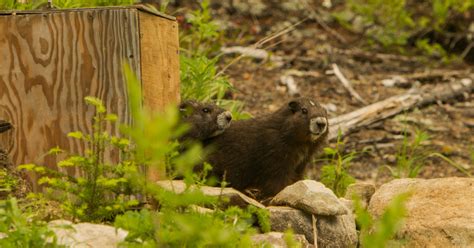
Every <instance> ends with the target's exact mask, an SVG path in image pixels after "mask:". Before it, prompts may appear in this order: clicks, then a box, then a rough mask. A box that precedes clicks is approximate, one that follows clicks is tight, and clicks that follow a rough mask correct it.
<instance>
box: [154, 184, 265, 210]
mask: <svg viewBox="0 0 474 248" xmlns="http://www.w3.org/2000/svg"><path fill="white" fill-rule="evenodd" d="M156 183H157V184H158V185H159V186H160V187H162V188H164V189H166V190H169V191H172V192H174V193H176V194H181V193H183V192H184V191H185V190H186V184H185V183H184V182H183V181H181V180H173V181H171V180H163V181H158V182H156ZM195 188H196V187H194V186H193V189H195ZM199 189H200V190H201V191H202V192H203V194H205V195H208V196H216V197H224V198H227V199H229V202H227V203H226V204H227V206H238V207H242V208H243V207H247V206H248V205H253V206H255V207H258V208H265V206H263V205H262V204H261V203H260V202H258V201H256V200H254V199H252V198H250V197H248V196H246V195H244V194H242V193H241V192H240V191H238V190H235V189H233V188H220V187H210V186H201V187H199Z"/></svg>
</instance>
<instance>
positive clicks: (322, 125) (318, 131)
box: [309, 117, 328, 140]
mask: <svg viewBox="0 0 474 248" xmlns="http://www.w3.org/2000/svg"><path fill="white" fill-rule="evenodd" d="M327 129H328V120H327V118H325V117H316V118H313V119H311V120H310V124H309V131H311V136H312V138H313V140H314V139H317V138H319V136H321V135H322V134H324V133H326V131H327Z"/></svg>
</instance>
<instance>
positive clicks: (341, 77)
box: [332, 64, 367, 105]
mask: <svg viewBox="0 0 474 248" xmlns="http://www.w3.org/2000/svg"><path fill="white" fill-rule="evenodd" d="M332 71H333V72H334V75H336V77H337V79H339V82H341V84H342V86H344V88H345V89H346V90H347V91H348V92H349V94H351V95H352V96H353V97H354V98H355V99H357V100H358V101H359V102H361V103H362V104H364V105H367V102H366V101H365V100H364V99H362V97H361V96H360V95H359V93H357V91H355V89H354V88H353V87H352V84H351V82H349V80H347V78H346V77H345V76H344V74H342V72H341V70H339V66H337V65H336V64H332Z"/></svg>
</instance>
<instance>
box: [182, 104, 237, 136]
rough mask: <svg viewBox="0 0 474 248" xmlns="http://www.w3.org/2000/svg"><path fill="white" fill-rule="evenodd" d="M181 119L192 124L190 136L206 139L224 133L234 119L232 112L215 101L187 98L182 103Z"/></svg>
mask: <svg viewBox="0 0 474 248" xmlns="http://www.w3.org/2000/svg"><path fill="white" fill-rule="evenodd" d="M179 111H180V114H181V119H182V120H183V121H184V122H185V123H188V124H190V125H191V127H190V130H189V132H188V134H189V135H188V136H189V137H190V138H192V139H196V140H204V139H207V138H211V137H214V136H217V135H219V134H221V133H223V132H224V131H225V130H226V129H227V128H228V127H229V126H230V123H231V121H232V114H231V113H230V112H229V111H226V110H225V109H222V108H220V107H218V106H217V105H215V104H213V103H203V102H198V101H195V100H187V101H184V102H182V103H181V104H180V106H179Z"/></svg>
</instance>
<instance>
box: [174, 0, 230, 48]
mask: <svg viewBox="0 0 474 248" xmlns="http://www.w3.org/2000/svg"><path fill="white" fill-rule="evenodd" d="M209 4H210V1H209V0H203V1H200V6H199V7H200V8H199V9H197V10H194V11H192V12H191V13H189V14H188V15H187V18H186V20H187V22H188V23H189V24H190V25H189V26H187V27H188V28H182V29H181V34H180V45H181V49H182V51H183V53H184V54H185V55H186V56H188V57H194V56H208V55H209V54H211V53H213V52H216V51H218V50H219V48H220V42H218V40H219V39H220V37H221V36H222V32H221V31H220V29H219V26H218V25H217V23H216V22H214V20H213V19H212V16H211V11H210V7H209Z"/></svg>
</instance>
